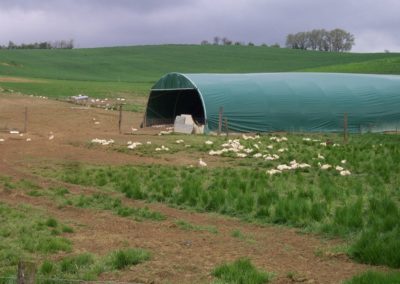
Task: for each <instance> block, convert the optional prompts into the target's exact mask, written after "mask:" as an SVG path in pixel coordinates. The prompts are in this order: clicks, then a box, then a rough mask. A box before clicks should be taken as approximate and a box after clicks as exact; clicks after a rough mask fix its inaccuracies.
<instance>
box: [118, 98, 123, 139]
mask: <svg viewBox="0 0 400 284" xmlns="http://www.w3.org/2000/svg"><path fill="white" fill-rule="evenodd" d="M121 124H122V104H120V105H119V118H118V131H119V134H121Z"/></svg>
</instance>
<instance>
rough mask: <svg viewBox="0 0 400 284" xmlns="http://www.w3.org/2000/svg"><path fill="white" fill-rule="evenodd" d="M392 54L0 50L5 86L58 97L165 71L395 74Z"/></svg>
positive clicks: (118, 89) (143, 82)
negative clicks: (6, 79)
mask: <svg viewBox="0 0 400 284" xmlns="http://www.w3.org/2000/svg"><path fill="white" fill-rule="evenodd" d="M399 62H400V54H398V53H373V54H372V53H371V54H367V53H365V54H364V53H363V54H360V53H359V54H357V53H333V52H329V53H328V52H317V51H302V50H293V49H286V48H270V47H255V46H253V47H251V46H199V45H158V46H132V47H110V48H92V49H73V50H0V76H3V77H5V76H12V77H23V78H36V79H41V80H40V81H39V82H36V83H17V82H12V83H11V82H1V81H0V87H1V88H2V89H6V91H11V90H13V91H18V92H22V93H26V94H35V95H43V96H48V97H54V98H63V97H66V96H70V95H77V94H79V93H84V94H88V95H90V96H93V97H115V96H125V97H129V96H135V95H147V94H148V91H149V89H150V88H151V86H152V85H153V84H154V83H155V82H156V81H157V80H158V79H159V78H160V77H161V76H162V75H163V74H165V73H168V72H174V71H176V72H184V73H185V72H186V73H202V72H210V73H218V72H219V73H248V72H287V71H321V72H354V73H381V74H400V64H398V63H399Z"/></svg>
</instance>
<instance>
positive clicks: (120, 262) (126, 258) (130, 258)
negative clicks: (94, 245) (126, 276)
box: [110, 249, 150, 269]
mask: <svg viewBox="0 0 400 284" xmlns="http://www.w3.org/2000/svg"><path fill="white" fill-rule="evenodd" d="M149 259H150V253H149V252H148V251H146V250H144V249H125V250H118V251H116V252H114V253H112V254H111V259H110V265H111V267H112V268H113V269H124V268H125V267H127V266H131V265H136V264H139V263H142V262H145V261H147V260H149Z"/></svg>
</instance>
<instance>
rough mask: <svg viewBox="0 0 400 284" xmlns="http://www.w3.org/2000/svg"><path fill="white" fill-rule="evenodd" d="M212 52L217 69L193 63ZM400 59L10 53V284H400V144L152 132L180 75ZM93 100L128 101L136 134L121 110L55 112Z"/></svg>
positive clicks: (0, 190) (5, 171)
mask: <svg viewBox="0 0 400 284" xmlns="http://www.w3.org/2000/svg"><path fill="white" fill-rule="evenodd" d="M200 49H201V51H204V53H203V56H204V58H215V64H208V63H207V62H206V61H204V62H203V61H202V59H201V58H200V57H198V56H197V57H196V56H194V54H196V53H198V52H199V50H200ZM105 54H108V55H109V56H104V55H105ZM166 54H169V56H170V57H168V58H169V59H168V58H167V57H166ZM240 54H246V56H247V58H246V60H245V59H243V60H244V61H243V62H241V61H240V60H242V59H240V58H241V57H240V56H239V55H240ZM178 55H180V56H181V57H179V56H178ZM44 56H45V57H46V58H48V60H41V58H43V57H44ZM232 57H237V58H238V59H239V63H240V64H239V63H237V64H236V63H235V64H234V63H231V61H232V60H231V58H232ZM101 58H102V59H101ZM275 58H277V59H276V60H278V59H280V60H281V63H280V64H278V61H276V63H275V65H274V64H272V63H273V62H275ZM294 58H296V60H294ZM311 58H313V60H310V59H311ZM398 58H399V56H398V55H397V54H335V53H319V52H314V53H313V52H305V51H295V50H287V49H273V48H264V47H234V46H232V47H216V46H206V47H199V46H160V47H128V48H110V49H78V50H69V51H59V50H47V51H29V50H28V51H25V50H18V51H7V50H1V51H0V61H1V62H6V63H7V64H0V74H1V75H2V77H1V78H2V79H1V80H0V88H1V92H0V130H1V131H0V221H1V226H0V283H14V282H15V281H16V280H15V279H16V276H17V268H18V264H19V263H21V261H23V262H26V263H32V264H33V265H34V267H35V270H36V276H35V277H36V280H37V282H42V281H44V282H51V283H53V282H68V281H74V280H80V281H107V282H113V281H114V282H130V283H131V282H133V283H236V282H235V281H241V282H240V283H268V282H269V283H296V282H302V283H343V282H345V283H398V282H399V279H400V273H399V270H398V269H399V268H400V257H399V254H398V253H397V252H398V250H399V248H400V229H399V228H400V224H399V222H400V221H399V220H400V211H399V202H400V193H399V187H398V185H399V183H400V181H399V178H400V176H399V172H400V168H399V167H400V166H399V165H400V148H399V146H398V145H399V142H400V141H399V140H400V138H399V136H398V135H397V134H396V133H392V134H363V135H359V134H351V135H350V136H349V137H348V141H347V143H345V141H344V139H343V134H341V133H338V134H321V133H313V134H310V133H270V134H266V133H260V134H254V133H253V134H244V135H239V134H232V133H230V134H229V136H228V137H227V136H224V135H221V136H213V135H197V136H191V135H178V134H173V133H171V131H170V129H168V128H167V126H165V127H153V128H146V129H141V128H140V124H141V122H142V119H143V110H144V105H145V103H146V94H147V89H148V88H149V87H150V86H151V85H152V83H154V81H155V80H156V79H157V78H158V77H159V76H161V75H162V74H163V73H164V72H165V73H166V72H169V71H171V69H180V71H190V72H196V71H198V72H252V71H254V72H256V71H257V72H259V71H263V72H266V71H271V70H274V71H288V70H316V69H317V70H322V71H325V70H326V71H335V70H340V71H349V72H355V71H357V72H361V71H360V70H361V69H362V70H363V71H364V72H370V71H369V70H375V67H371V66H377V65H379V66H380V67H379V68H381V69H379V68H377V69H376V70H378V71H376V72H382V73H393V74H396V73H398V70H397V71H396V68H395V67H391V66H394V65H395V64H393V62H396V61H397V60H398ZM100 59H101V60H100ZM102 60H103V61H102ZM62 62H63V63H64V65H63V64H61V63H62ZM138 62H142V63H141V64H138ZM257 62H259V63H257ZM292 62H293V63H292ZM135 63H136V64H135ZM60 64H61V65H60ZM59 66H64V67H65V68H64V67H63V68H61V67H59ZM102 66H103V67H104V66H106V67H107V68H106V67H104V68H103V67H102ZM152 66H153V67H152ZM154 66H155V67H154ZM210 66H213V68H211V67H210ZM265 66H268V67H265ZM385 66H388V68H387V69H384V68H385ZM268 68H271V69H268ZM369 68H372V69H369ZM32 94H35V96H30V95H32ZM78 94H86V95H89V96H90V98H91V99H95V100H96V99H99V100H100V101H101V100H103V101H104V104H107V102H108V101H112V100H113V101H115V102H117V99H118V102H119V103H121V102H122V101H121V98H123V99H124V100H123V102H124V103H126V105H125V109H124V111H123V116H122V131H121V133H120V132H119V128H118V120H119V113H118V111H115V110H113V108H108V107H99V108H97V107H92V106H86V105H82V106H78V105H74V104H70V103H67V102H63V101H58V100H53V98H57V99H60V98H64V97H67V96H70V95H78ZM106 98H107V101H106V100H105V99H106ZM95 104H96V101H94V103H93V106H96V105H95ZM26 107H27V109H28V116H27V131H26V133H24V132H23V131H22V129H23V128H24V110H25V108H26ZM132 110H133V111H132ZM200 161H201V162H200ZM60 279H64V280H62V281H61V280H60ZM71 283H72V282H71Z"/></svg>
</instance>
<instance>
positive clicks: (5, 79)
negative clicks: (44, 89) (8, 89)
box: [0, 63, 43, 83]
mask: <svg viewBox="0 0 400 284" xmlns="http://www.w3.org/2000/svg"><path fill="white" fill-rule="evenodd" d="M5 64H7V63H2V65H4V66H10V65H5ZM40 82H43V80H34V79H26V78H19V77H0V83H40Z"/></svg>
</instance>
